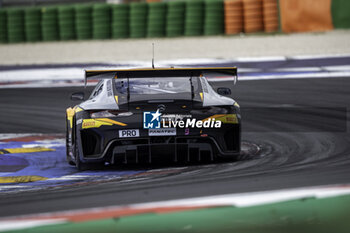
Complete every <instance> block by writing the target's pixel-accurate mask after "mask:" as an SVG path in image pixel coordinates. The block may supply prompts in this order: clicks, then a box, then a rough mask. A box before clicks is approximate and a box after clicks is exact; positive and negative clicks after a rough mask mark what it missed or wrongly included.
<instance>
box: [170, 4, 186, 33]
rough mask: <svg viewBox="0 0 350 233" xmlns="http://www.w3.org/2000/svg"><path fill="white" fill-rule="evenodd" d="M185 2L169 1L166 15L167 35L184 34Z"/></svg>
mask: <svg viewBox="0 0 350 233" xmlns="http://www.w3.org/2000/svg"><path fill="white" fill-rule="evenodd" d="M184 16H185V2H177V1H175V2H169V3H168V10H167V15H166V27H165V28H166V36H167V37H175V36H182V35H184Z"/></svg>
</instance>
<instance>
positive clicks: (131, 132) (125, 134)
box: [119, 129, 140, 138]
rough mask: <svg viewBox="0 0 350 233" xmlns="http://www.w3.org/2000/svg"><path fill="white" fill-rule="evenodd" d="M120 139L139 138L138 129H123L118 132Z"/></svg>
mask: <svg viewBox="0 0 350 233" xmlns="http://www.w3.org/2000/svg"><path fill="white" fill-rule="evenodd" d="M119 137H120V138H134V137H140V132H139V130H138V129H123V130H119Z"/></svg>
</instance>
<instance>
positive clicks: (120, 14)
mask: <svg viewBox="0 0 350 233" xmlns="http://www.w3.org/2000/svg"><path fill="white" fill-rule="evenodd" d="M128 37H129V5H128V4H116V5H113V6H112V38H114V39H119V38H128Z"/></svg>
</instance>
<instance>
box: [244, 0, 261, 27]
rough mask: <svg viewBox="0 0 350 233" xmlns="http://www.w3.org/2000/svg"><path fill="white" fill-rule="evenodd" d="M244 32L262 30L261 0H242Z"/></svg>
mask: <svg viewBox="0 0 350 233" xmlns="http://www.w3.org/2000/svg"><path fill="white" fill-rule="evenodd" d="M243 15H244V32H246V33H252V32H261V31H263V30H264V23H263V11H262V0H243Z"/></svg>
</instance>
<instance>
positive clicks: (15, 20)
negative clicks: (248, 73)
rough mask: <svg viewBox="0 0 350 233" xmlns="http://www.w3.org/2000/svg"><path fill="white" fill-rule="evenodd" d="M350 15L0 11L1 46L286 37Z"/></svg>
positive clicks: (167, 8)
mask: <svg viewBox="0 0 350 233" xmlns="http://www.w3.org/2000/svg"><path fill="white" fill-rule="evenodd" d="M349 11H350V1H348V0H178V1H166V2H165V1H160V0H155V1H147V2H132V3H128V4H106V3H95V4H79V5H63V6H50V7H28V8H0V43H19V42H25V41H28V42H37V41H57V40H88V39H109V38H113V39H119V38H145V37H165V36H166V37H177V36H201V35H221V34H227V35H232V34H238V33H242V32H244V33H254V32H263V31H264V32H267V33H269V32H275V31H278V30H279V28H280V24H281V28H282V30H283V31H284V32H287V33H289V32H306V31H325V30H331V29H333V24H334V27H335V28H350V14H349ZM331 13H332V14H331ZM280 16H281V19H280ZM332 20H333V23H332ZM280 22H281V23H280Z"/></svg>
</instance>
